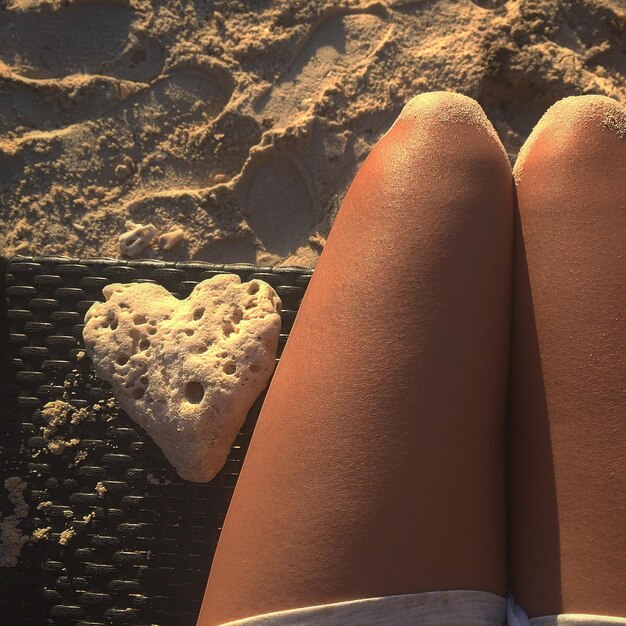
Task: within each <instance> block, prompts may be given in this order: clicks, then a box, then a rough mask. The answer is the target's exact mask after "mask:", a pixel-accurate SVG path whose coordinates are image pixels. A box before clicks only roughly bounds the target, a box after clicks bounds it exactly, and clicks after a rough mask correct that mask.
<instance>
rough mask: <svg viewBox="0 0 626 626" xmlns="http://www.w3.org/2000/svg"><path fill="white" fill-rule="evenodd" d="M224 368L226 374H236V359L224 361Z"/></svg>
mask: <svg viewBox="0 0 626 626" xmlns="http://www.w3.org/2000/svg"><path fill="white" fill-rule="evenodd" d="M223 369H224V373H225V374H234V373H235V371H236V369H237V366H236V365H235V362H234V361H226V363H224V366H223Z"/></svg>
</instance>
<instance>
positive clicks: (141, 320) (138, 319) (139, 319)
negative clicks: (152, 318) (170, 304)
mask: <svg viewBox="0 0 626 626" xmlns="http://www.w3.org/2000/svg"><path fill="white" fill-rule="evenodd" d="M133 322H134V323H135V324H137V326H139V324H145V323H146V316H145V315H142V314H141V313H136V314H135V315H134V316H133Z"/></svg>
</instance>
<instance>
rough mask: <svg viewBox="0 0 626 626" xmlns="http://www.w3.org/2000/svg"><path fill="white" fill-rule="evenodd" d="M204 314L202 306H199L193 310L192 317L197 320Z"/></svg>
mask: <svg viewBox="0 0 626 626" xmlns="http://www.w3.org/2000/svg"><path fill="white" fill-rule="evenodd" d="M203 315H204V307H200V308H198V309H196V310H195V311H194V312H193V319H194V320H199V319H200V318H201V317H202V316H203Z"/></svg>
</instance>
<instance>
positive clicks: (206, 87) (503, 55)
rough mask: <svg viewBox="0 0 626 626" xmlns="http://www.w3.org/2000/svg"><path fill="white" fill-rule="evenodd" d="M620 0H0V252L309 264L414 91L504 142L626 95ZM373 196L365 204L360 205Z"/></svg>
mask: <svg viewBox="0 0 626 626" xmlns="http://www.w3.org/2000/svg"><path fill="white" fill-rule="evenodd" d="M625 6H626V5H624V3H623V2H622V0H560V1H559V2H556V1H555V0H458V1H456V0H404V1H402V0H395V1H393V0H389V1H388V2H383V1H371V0H361V1H345V2H332V1H330V0H277V1H275V2H269V1H261V0H258V1H248V2H244V1H243V0H240V1H237V0H228V1H226V0H223V1H215V2H210V3H209V2H204V1H202V2H200V1H195V2H193V1H192V2H186V1H183V0H180V1H175V0H163V1H160V2H158V3H156V2H155V3H152V4H151V3H149V2H147V1H144V0H130V1H128V2H95V1H87V0H82V1H72V0H69V1H66V0H64V1H61V0H58V1H55V0H0V211H2V228H1V229H0V251H1V252H2V253H3V254H7V255H12V254H14V253H19V254H64V255H68V256H82V257H86V256H112V257H119V256H120V247H119V243H118V238H119V236H120V235H121V234H123V233H124V232H125V231H127V230H128V229H129V228H130V227H131V226H132V224H138V223H141V224H147V223H152V224H154V226H155V227H156V229H157V231H158V233H159V234H161V233H165V232H168V231H171V230H174V229H177V228H181V229H183V230H184V233H185V235H184V238H183V239H182V240H181V241H180V242H178V243H177V244H176V245H174V246H173V247H172V248H171V249H170V250H162V249H159V248H158V246H157V244H156V242H155V243H154V244H153V245H152V246H151V247H150V248H148V249H147V250H146V251H145V252H144V254H143V256H145V257H152V258H161V259H169V260H187V259H192V260H203V261H210V262H217V263H223V262H251V263H258V264H261V265H302V266H306V267H313V266H314V265H315V263H316V261H317V258H318V257H319V254H320V252H321V251H322V249H323V247H324V244H325V241H326V237H327V236H328V233H329V231H330V228H331V226H332V223H333V219H334V217H335V215H336V213H337V211H338V209H339V207H340V205H341V202H342V199H343V197H344V195H345V193H346V191H347V189H348V187H349V185H350V183H351V181H352V178H353V177H354V175H355V173H356V171H357V169H358V167H359V165H360V163H361V162H362V161H363V160H364V158H365V157H366V156H367V154H368V153H369V151H370V150H371V148H372V147H373V146H374V145H375V143H376V142H377V141H378V140H379V139H380V137H381V136H382V135H383V134H384V133H385V131H386V130H387V129H388V128H389V127H390V125H391V124H392V122H393V120H394V119H395V117H396V116H397V115H398V113H399V112H400V110H401V108H402V106H403V105H404V104H405V103H406V102H407V101H408V100H409V99H410V98H411V97H412V96H414V95H416V94H418V93H422V92H425V91H434V90H449V91H458V92H461V93H464V94H467V95H469V96H472V97H474V98H476V99H477V100H478V102H480V104H481V105H482V106H483V108H484V109H485V111H486V112H487V114H488V116H489V117H490V119H491V121H492V122H493V124H494V126H495V128H496V130H497V131H498V133H499V135H500V137H501V139H502V141H503V143H504V145H505V147H506V149H507V152H508V153H509V156H510V158H511V160H512V161H514V159H515V157H516V155H517V153H518V151H519V148H520V146H521V144H522V143H523V141H524V140H525V138H526V137H527V136H528V135H529V133H530V131H531V129H532V127H533V125H534V124H535V123H536V122H537V120H538V119H539V118H540V117H541V115H542V113H543V112H544V111H545V110H546V108H548V107H549V106H550V105H551V104H552V103H553V102H555V101H556V100H558V99H560V98H562V97H564V96H567V95H577V94H590V93H596V94H603V95H607V96H610V97H612V98H615V99H616V100H618V101H620V102H625V103H626V52H625V50H626V9H625ZM372 210H376V207H372Z"/></svg>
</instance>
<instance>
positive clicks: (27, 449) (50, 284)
mask: <svg viewBox="0 0 626 626" xmlns="http://www.w3.org/2000/svg"><path fill="white" fill-rule="evenodd" d="M0 269H1V270H2V272H3V279H2V290H3V293H2V294H0V295H1V300H0V301H1V302H2V307H0V309H1V311H0V330H1V332H0V342H2V343H1V344H0V358H1V359H2V363H0V366H2V375H1V376H2V381H1V382H2V387H0V389H1V393H2V396H1V397H0V407H1V408H0V432H1V433H2V435H1V436H0V445H1V452H0V490H1V491H2V493H3V496H2V498H1V499H0V503H1V504H0V513H2V515H3V516H7V515H11V514H12V513H13V506H14V505H13V503H12V502H11V501H10V500H9V499H8V498H7V491H6V489H5V488H4V481H5V480H6V479H7V478H9V477H12V476H19V477H20V478H21V479H22V480H23V481H24V482H25V483H27V487H26V489H25V491H24V497H25V500H26V502H27V504H28V506H29V512H28V516H27V517H26V518H25V519H24V520H22V521H21V523H20V528H21V529H22V531H23V533H24V534H25V535H32V533H33V532H34V531H35V530H36V529H41V528H48V527H49V528H50V531H49V532H48V533H47V535H46V537H44V538H43V539H40V540H39V541H34V540H30V541H29V542H28V543H26V544H25V545H24V546H23V548H22V550H21V554H20V557H19V562H18V564H17V566H16V567H13V568H3V569H0V623H2V624H7V625H9V624H10V625H12V626H22V625H24V626H26V625H28V626H31V625H36V624H54V625H55V626H61V625H65V624H81V625H82V626H96V625H97V624H98V625H99V624H133V625H135V624H136V625H143V624H146V625H150V624H155V625H160V626H169V625H172V626H174V625H176V626H188V625H189V626H193V625H194V624H195V620H196V617H197V614H198V611H199V608H200V603H201V601H202V595H203V592H204V586H205V584H206V580H207V577H208V573H209V569H210V565H211V561H212V559H213V555H214V552H215V547H216V545H217V540H218V537H219V533H220V530H221V527H222V524H223V521H224V516H225V514H226V511H227V508H228V505H229V502H230V499H231V496H232V493H233V489H234V487H235V484H236V481H237V477H238V475H239V471H240V469H241V464H242V462H243V459H244V456H245V453H246V450H247V448H248V444H249V442H250V437H251V434H252V432H253V429H254V426H255V423H256V419H257V417H258V414H259V410H260V407H261V405H262V402H263V399H264V396H265V392H264V393H263V394H261V396H260V397H259V398H258V400H257V402H256V403H255V405H254V406H253V407H252V409H251V411H250V413H249V414H248V417H247V420H246V423H245V425H244V427H243V429H242V431H241V432H240V433H239V435H238V436H237V439H236V441H235V443H234V445H233V448H232V450H231V453H230V456H229V458H228V462H227V463H226V466H225V467H224V468H223V469H222V471H221V472H220V473H219V474H218V476H217V477H216V478H215V479H214V480H213V481H211V482H209V483H207V484H194V483H190V482H186V481H184V480H182V479H180V478H179V477H178V476H177V474H176V472H175V471H174V469H173V468H172V467H171V465H170V464H169V463H168V462H167V460H166V459H165V457H164V456H163V454H162V453H161V451H160V450H159V448H158V447H157V446H156V445H155V444H154V442H153V441H152V440H151V439H150V437H148V436H147V435H146V433H145V432H144V431H143V430H142V429H141V428H139V427H138V426H137V425H135V424H134V422H132V421H131V420H130V418H129V417H128V415H127V414H126V413H125V412H124V411H123V410H121V409H120V408H119V407H118V406H117V405H116V404H115V402H114V398H113V393H112V391H111V388H110V386H109V385H108V384H107V383H105V382H103V381H101V380H99V379H98V378H96V377H95V374H94V371H93V367H92V364H91V361H90V360H89V358H88V357H86V356H83V351H84V344H83V340H82V329H83V318H84V314H85V312H86V311H87V309H88V308H89V307H90V306H91V305H92V303H93V302H95V301H96V300H103V299H104V298H103V296H102V288H103V287H104V286H105V285H107V284H109V283H113V282H139V281H151V282H156V283H159V284H161V285H163V286H164V287H166V288H167V289H168V290H170V291H171V292H172V293H173V294H174V295H176V296H177V297H180V298H184V297H186V296H188V295H189V293H190V292H191V290H192V289H193V287H194V286H195V285H196V284H197V283H198V282H200V281H202V280H204V279H206V278H210V277H212V276H215V275H217V274H221V273H233V274H237V275H239V276H240V278H241V280H242V281H246V280H250V279H252V278H258V279H262V280H264V281H266V282H268V283H269V284H271V285H272V286H273V287H274V288H275V289H276V291H277V292H278V294H279V295H280V297H281V299H282V301H283V311H282V330H281V336H280V342H279V351H278V358H280V354H281V353H282V350H283V348H284V345H285V342H286V340H287V337H288V335H289V331H290V330H291V327H292V324H293V321H294V319H295V316H296V312H297V310H298V307H299V305H300V301H301V299H302V296H303V294H304V292H305V290H306V287H307V285H308V282H309V279H310V277H311V274H312V272H311V270H309V269H305V268H295V267H292V268H268V267H258V266H253V265H249V264H241V265H211V264H207V263H165V262H160V261H135V262H132V261H128V262H126V261H119V260H112V259H89V260H72V259H66V258H56V257H15V258H13V259H9V260H5V259H3V260H2V261H1V266H0ZM278 358H277V361H278ZM54 400H62V401H64V402H66V403H68V404H70V405H72V407H74V408H75V409H81V408H85V409H87V417H86V418H85V419H83V420H82V421H80V423H77V424H75V425H71V424H65V425H63V426H60V427H59V434H61V435H62V436H64V437H65V439H68V440H69V439H70V438H75V439H78V440H79V442H78V443H77V444H76V445H73V446H70V447H68V448H67V449H65V450H64V451H63V452H62V453H61V454H52V453H51V452H50V450H49V449H48V446H47V444H48V442H47V441H46V440H45V439H44V437H43V436H42V427H43V426H44V425H45V424H46V421H45V419H44V417H43V416H42V412H41V410H42V408H43V407H44V405H45V404H46V403H47V402H50V401H54ZM42 503H43V505H42ZM85 517H86V520H85V519H83V518H85ZM70 528H71V529H72V530H73V531H74V532H75V535H74V536H73V537H71V538H70V539H69V541H68V542H67V544H66V545H62V544H61V543H59V540H60V538H61V533H62V532H63V531H64V530H66V529H70Z"/></svg>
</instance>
